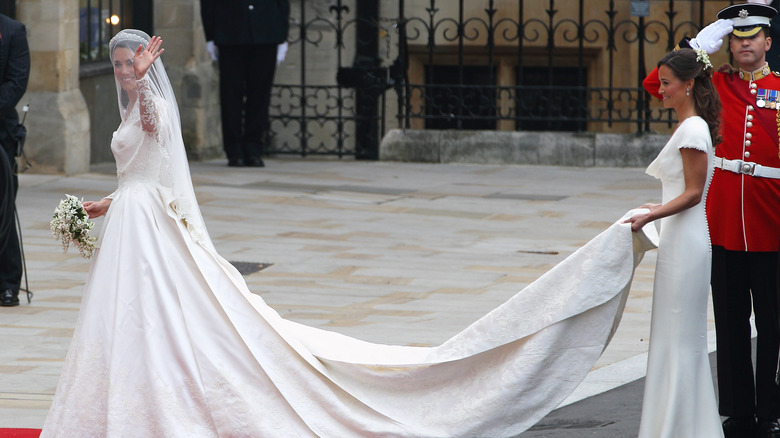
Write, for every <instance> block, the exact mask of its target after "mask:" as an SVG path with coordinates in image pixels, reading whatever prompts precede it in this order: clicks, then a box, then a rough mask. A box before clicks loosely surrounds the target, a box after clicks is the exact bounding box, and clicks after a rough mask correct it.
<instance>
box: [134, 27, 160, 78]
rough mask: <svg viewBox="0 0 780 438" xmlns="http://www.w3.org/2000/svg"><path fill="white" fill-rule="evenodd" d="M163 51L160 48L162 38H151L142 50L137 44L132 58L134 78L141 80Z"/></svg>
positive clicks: (141, 46)
mask: <svg viewBox="0 0 780 438" xmlns="http://www.w3.org/2000/svg"><path fill="white" fill-rule="evenodd" d="M164 51H165V49H163V48H162V38H160V37H158V36H153V37H152V39H150V40H149V43H148V44H147V45H146V48H144V46H143V45H141V44H139V45H138V48H137V49H136V50H135V56H133V71H134V72H135V78H136V79H141V78H143V77H144V75H145V74H146V72H147V71H149V67H151V66H152V64H153V63H154V61H155V60H157V58H159V57H160V55H162V53H163V52H164Z"/></svg>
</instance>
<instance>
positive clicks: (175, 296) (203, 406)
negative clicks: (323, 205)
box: [42, 190, 658, 437]
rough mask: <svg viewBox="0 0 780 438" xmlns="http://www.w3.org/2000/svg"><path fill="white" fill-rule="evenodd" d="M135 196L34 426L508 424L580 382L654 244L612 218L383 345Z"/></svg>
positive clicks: (381, 428)
mask: <svg viewBox="0 0 780 438" xmlns="http://www.w3.org/2000/svg"><path fill="white" fill-rule="evenodd" d="M141 191H142V190H138V191H136V192H135V193H133V194H132V197H130V196H128V197H126V198H125V199H121V198H122V197H123V196H122V194H121V193H120V194H119V195H118V196H117V198H116V199H115V200H114V202H113V204H112V207H111V210H110V211H109V215H110V216H116V215H120V216H122V217H123V219H124V220H112V218H107V220H106V229H105V230H104V236H103V240H102V247H101V249H100V250H99V251H98V254H97V256H96V257H95V259H94V261H93V265H92V267H91V270H90V274H89V281H88V283H87V287H86V290H85V294H84V301H83V304H82V309H81V313H80V319H79V323H78V325H77V330H76V333H75V335H74V341H73V344H72V345H71V349H70V351H69V353H68V357H67V359H66V363H65V366H64V369H63V374H62V378H61V383H60V386H59V388H58V390H57V395H56V397H55V400H54V402H53V405H52V408H51V412H50V414H49V417H48V418H47V426H46V427H45V428H44V429H45V432H44V435H42V436H79V437H86V436H89V437H92V436H111V437H114V436H116V437H122V436H133V437H136V436H150V437H152V436H155V437H156V436H165V437H176V436H180V437H215V436H219V437H277V436H278V437H281V436H320V437H366V436H375V437H380V436H384V437H487V436H490V437H508V436H515V435H517V434H519V433H521V432H522V431H524V430H526V429H527V428H529V427H530V426H532V425H533V424H534V423H536V422H537V421H539V420H540V419H541V418H542V417H543V416H544V415H546V414H547V413H548V412H549V411H551V410H552V409H554V408H555V407H556V406H558V405H559V404H560V403H561V401H563V400H564V399H565V398H566V397H567V396H568V395H569V394H571V392H572V391H573V390H574V389H575V388H576V387H577V385H578V384H579V383H580V382H581V381H582V380H583V379H584V378H585V376H586V374H587V373H588V371H589V370H590V369H591V368H592V366H593V364H594V363H595V362H596V360H597V359H598V357H599V356H600V354H601V353H602V351H603V350H604V348H605V347H606V345H607V344H608V342H609V340H610V338H611V336H612V335H613V333H614V332H615V329H616V328H617V326H618V323H619V321H620V317H621V315H622V311H623V307H624V305H625V302H626V299H627V296H628V290H629V287H630V285H631V281H632V278H633V274H634V269H635V267H636V265H637V264H638V263H639V261H640V260H641V259H642V256H643V254H644V252H645V251H647V250H649V249H652V248H655V247H656V245H657V242H658V236H657V234H656V231H655V228H654V226H653V225H652V224H651V225H650V226H647V227H645V230H644V232H641V233H632V232H631V228H630V225H628V224H622V223H621V222H622V220H623V219H621V220H618V221H617V222H615V224H613V225H612V226H610V227H609V228H608V229H607V230H605V231H604V232H602V233H601V234H599V235H598V236H596V237H595V238H594V239H593V240H591V241H590V242H588V243H587V244H586V245H584V246H583V247H582V248H580V249H579V250H577V251H576V252H574V253H573V254H572V255H570V256H569V257H568V258H566V259H565V260H564V261H562V262H561V263H560V264H558V265H557V266H555V267H554V268H553V269H552V270H550V271H549V272H547V273H546V274H545V275H543V276H542V277H541V278H539V279H538V280H537V281H535V282H534V283H532V284H530V285H529V286H527V287H526V288H524V289H523V290H522V291H520V292H519V293H517V294H516V295H515V296H513V297H512V298H511V299H509V300H508V301H507V302H506V303H504V304H503V305H501V306H499V307H498V308H496V309H495V310H493V311H492V312H490V313H489V314H487V315H485V316H484V317H482V318H481V319H479V320H478V321H476V322H475V323H473V324H472V325H471V326H469V327H468V328H466V329H465V330H463V331H462V332H460V333H459V334H457V335H455V336H454V337H452V338H451V339H450V340H448V341H446V342H445V343H443V344H442V345H440V346H437V347H430V348H426V347H402V346H388V345H378V344H372V343H368V342H363V341H360V340H357V339H353V338H350V337H347V336H343V335H340V334H337V333H334V332H329V331H325V330H320V329H316V328H312V327H308V326H304V325H301V324H298V323H295V322H292V321H288V320H285V319H282V318H281V317H280V316H279V315H278V314H277V313H276V312H275V311H274V310H273V309H271V308H270V307H269V306H268V305H266V304H265V302H264V301H263V300H262V299H261V298H260V297H259V296H257V295H255V294H252V293H251V292H249V290H248V289H247V287H246V284H245V282H244V280H243V278H242V277H241V275H240V274H239V273H238V272H237V271H236V270H235V269H234V268H233V267H232V266H231V265H230V264H229V263H228V262H227V261H226V260H224V259H223V258H222V257H220V256H219V255H218V254H216V252H215V251H214V250H213V248H212V247H211V246H210V245H204V244H199V243H197V242H195V241H194V240H193V239H192V238H191V237H190V234H189V233H188V231H187V229H186V228H185V226H184V225H182V223H181V222H180V221H175V220H171V218H170V216H168V214H167V213H168V212H166V211H165V208H164V206H163V203H162V202H160V201H159V198H158V199H154V198H156V196H155V194H154V193H153V192H151V191H150V192H147V193H145V195H148V197H147V196H144V194H143V193H140V192H141ZM633 213H634V212H629V213H627V215H626V216H624V218H627V217H629V216H630V215H631V214H633ZM137 215H150V216H152V217H151V218H146V219H144V220H134V219H137V217H135V216H137ZM118 224H124V228H123V229H122V230H119V229H112V227H115V226H118ZM145 224H155V225H156V228H155V229H153V230H152V229H148V227H149V225H145ZM134 227H135V228H137V229H133V228H134ZM136 233H137V234H136ZM122 234H124V236H123V238H122V239H121V240H122V243H123V244H122V245H119V242H120V238H119V236H120V235H122ZM128 234H132V235H137V236H138V238H137V239H132V238H128ZM141 236H144V237H143V238H142V237H141ZM148 236H156V239H150V238H149V237H148ZM136 254H146V255H147V258H151V259H150V260H147V261H146V262H144V274H143V276H139V275H137V264H138V261H137V260H135V259H134V257H136ZM126 266H135V267H136V268H135V270H132V271H131V270H129V269H128V270H125V269H126V268H124V267H126Z"/></svg>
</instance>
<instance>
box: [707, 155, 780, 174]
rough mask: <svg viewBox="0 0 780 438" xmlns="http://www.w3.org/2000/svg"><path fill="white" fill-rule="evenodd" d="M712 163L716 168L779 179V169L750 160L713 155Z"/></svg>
mask: <svg viewBox="0 0 780 438" xmlns="http://www.w3.org/2000/svg"><path fill="white" fill-rule="evenodd" d="M712 164H713V165H714V166H715V167H717V168H718V169H723V170H728V171H729V172H734V173H740V174H743V175H750V176H759V177H762V178H775V179H780V169H778V168H776V167H767V166H762V165H760V164H756V163H751V162H750V161H743V160H727V159H725V158H721V157H715V158H714V159H713V160H712Z"/></svg>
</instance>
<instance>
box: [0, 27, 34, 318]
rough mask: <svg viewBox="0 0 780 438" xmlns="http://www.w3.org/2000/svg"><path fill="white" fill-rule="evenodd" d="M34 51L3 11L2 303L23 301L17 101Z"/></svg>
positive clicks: (0, 118) (0, 101)
mask: <svg viewBox="0 0 780 438" xmlns="http://www.w3.org/2000/svg"><path fill="white" fill-rule="evenodd" d="M29 76H30V51H29V49H28V47H27V31H26V30H25V27H24V25H23V24H22V23H20V22H18V21H16V20H13V19H11V18H9V17H6V16H5V15H2V14H0V146H2V147H1V148H0V149H2V152H0V210H2V211H0V305H2V306H6V307H9V306H18V305H19V286H20V284H21V281H22V255H21V252H20V249H19V239H18V237H17V235H16V227H15V226H14V217H15V214H14V213H15V211H16V191H17V189H18V186H19V184H18V183H19V181H18V179H17V176H16V170H17V169H16V156H18V155H19V154H20V152H21V151H20V142H21V141H22V140H23V137H24V128H23V127H22V126H21V125H20V124H19V115H18V114H17V112H16V104H17V103H19V99H21V98H22V95H23V94H24V92H25V90H26V89H27V80H28V78H29Z"/></svg>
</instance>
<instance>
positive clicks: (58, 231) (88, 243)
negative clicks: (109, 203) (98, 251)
mask: <svg viewBox="0 0 780 438" xmlns="http://www.w3.org/2000/svg"><path fill="white" fill-rule="evenodd" d="M81 202H82V201H80V200H79V199H78V198H76V197H75V196H73V195H65V199H63V200H61V201H60V204H59V205H58V206H57V208H55V209H54V219H52V220H51V223H50V225H51V232H52V234H53V235H54V238H55V239H57V240H60V241H62V252H67V251H68V247H69V246H70V245H71V244H73V245H75V246H76V247H78V249H79V252H80V253H81V256H82V257H84V258H86V259H88V258H90V257H92V254H93V253H94V251H95V241H96V240H97V237H94V236H90V235H89V230H91V229H92V227H93V226H94V225H95V224H94V223H93V222H91V221H90V220H89V216H88V215H87V211H86V210H84V206H82V205H81Z"/></svg>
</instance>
